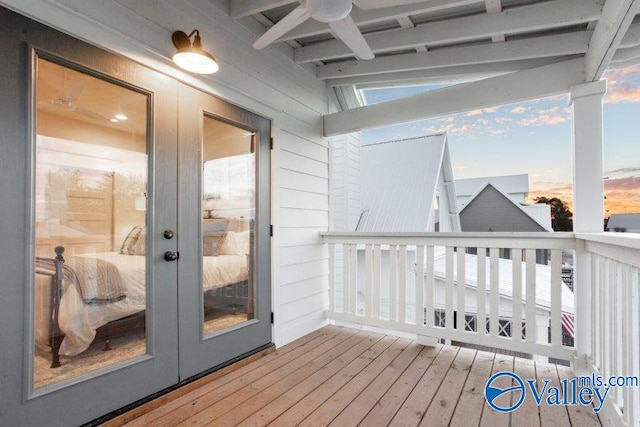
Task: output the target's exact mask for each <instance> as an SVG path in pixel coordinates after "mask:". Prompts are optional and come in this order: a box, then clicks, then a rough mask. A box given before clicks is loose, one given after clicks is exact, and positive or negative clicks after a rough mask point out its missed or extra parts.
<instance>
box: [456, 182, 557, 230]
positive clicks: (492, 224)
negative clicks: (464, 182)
mask: <svg viewBox="0 0 640 427" xmlns="http://www.w3.org/2000/svg"><path fill="white" fill-rule="evenodd" d="M456 188H457V184H456ZM532 208H533V209H532ZM460 224H461V227H462V231H553V229H552V228H551V212H550V210H549V206H548V205H545V204H536V205H528V204H526V203H524V202H523V201H518V200H515V199H513V198H512V197H511V196H510V195H509V194H507V193H506V192H504V191H502V190H501V189H500V187H498V186H497V185H496V184H494V183H492V182H487V183H485V184H484V186H483V187H481V188H480V190H479V191H478V192H477V193H476V194H474V195H473V196H472V197H471V198H470V199H469V200H468V201H467V202H466V203H465V204H464V205H463V207H462V209H461V210H460Z"/></svg>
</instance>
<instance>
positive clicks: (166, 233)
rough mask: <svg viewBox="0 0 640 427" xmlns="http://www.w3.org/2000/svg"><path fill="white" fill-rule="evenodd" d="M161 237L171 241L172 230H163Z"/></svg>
mask: <svg viewBox="0 0 640 427" xmlns="http://www.w3.org/2000/svg"><path fill="white" fill-rule="evenodd" d="M162 235H163V236H164V238H165V239H167V240H170V239H173V230H169V229H167V230H164V233H162Z"/></svg>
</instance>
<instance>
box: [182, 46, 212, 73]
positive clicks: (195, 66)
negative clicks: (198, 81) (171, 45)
mask: <svg viewBox="0 0 640 427" xmlns="http://www.w3.org/2000/svg"><path fill="white" fill-rule="evenodd" d="M173 62H175V63H176V65H177V66H178V67H180V68H182V69H184V70H187V71H191V72H192V73H197V74H213V73H215V72H216V71H218V69H219V67H218V63H217V62H216V60H215V58H214V57H213V56H211V55H209V54H208V53H207V52H205V51H202V50H198V49H194V48H186V49H180V50H178V51H177V52H176V53H175V55H173Z"/></svg>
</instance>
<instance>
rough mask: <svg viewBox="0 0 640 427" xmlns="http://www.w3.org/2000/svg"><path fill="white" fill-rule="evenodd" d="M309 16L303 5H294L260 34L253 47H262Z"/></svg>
mask: <svg viewBox="0 0 640 427" xmlns="http://www.w3.org/2000/svg"><path fill="white" fill-rule="evenodd" d="M310 17H311V15H309V12H308V11H307V9H306V8H305V7H304V6H298V7H296V8H295V9H293V10H292V11H291V12H290V13H289V14H288V15H287V16H285V17H284V18H282V19H281V20H280V21H278V22H277V23H276V24H275V25H274V26H273V27H271V28H269V29H268V30H267V31H266V32H265V33H264V34H263V35H262V36H260V38H259V39H258V40H256V41H255V43H254V44H253V47H254V48H255V49H263V48H265V47H267V46H268V45H270V44H271V43H273V42H275V41H276V40H278V39H279V38H280V37H282V36H284V35H285V34H286V33H288V32H289V31H291V30H292V29H294V28H295V27H297V26H298V25H300V24H302V23H303V22H304V21H306V20H307V19H309V18H310Z"/></svg>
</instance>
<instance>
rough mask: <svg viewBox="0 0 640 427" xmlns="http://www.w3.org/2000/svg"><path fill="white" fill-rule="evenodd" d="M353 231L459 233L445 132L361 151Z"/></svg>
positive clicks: (377, 145) (365, 147)
mask: <svg viewBox="0 0 640 427" xmlns="http://www.w3.org/2000/svg"><path fill="white" fill-rule="evenodd" d="M360 150H361V152H360V159H361V162H360V164H361V168H362V169H361V181H360V182H361V191H362V193H361V197H362V202H361V203H362V213H361V216H360V219H359V221H358V224H357V228H356V231H374V232H428V231H460V220H459V218H458V214H457V210H456V196H455V189H454V186H453V173H452V171H451V160H450V157H449V147H448V145H447V137H446V134H438V135H431V136H423V137H418V138H411V139H404V140H399V141H390V142H383V143H379V144H371V145H363V146H362V147H361V149H360Z"/></svg>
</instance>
